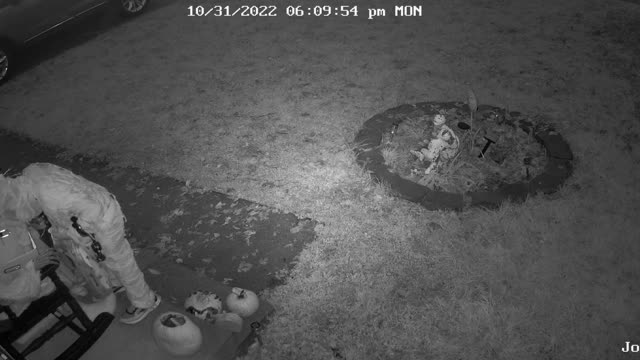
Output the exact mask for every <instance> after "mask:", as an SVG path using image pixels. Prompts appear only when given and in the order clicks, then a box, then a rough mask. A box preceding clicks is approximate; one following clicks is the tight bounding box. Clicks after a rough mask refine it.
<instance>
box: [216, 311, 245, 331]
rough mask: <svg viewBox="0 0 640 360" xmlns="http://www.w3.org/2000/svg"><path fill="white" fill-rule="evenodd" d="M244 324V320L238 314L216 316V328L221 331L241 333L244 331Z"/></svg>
mask: <svg viewBox="0 0 640 360" xmlns="http://www.w3.org/2000/svg"><path fill="white" fill-rule="evenodd" d="M242 323H243V320H242V318H241V317H240V315H238V314H236V313H224V314H218V315H216V326H217V327H218V328H220V329H225V330H229V331H231V332H234V333H239V332H240V331H242Z"/></svg>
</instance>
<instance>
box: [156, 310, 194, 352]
mask: <svg viewBox="0 0 640 360" xmlns="http://www.w3.org/2000/svg"><path fill="white" fill-rule="evenodd" d="M152 331H153V338H154V339H155V341H156V344H158V346H159V347H160V348H161V349H163V350H165V351H166V352H168V353H169V354H171V355H174V356H190V355H193V354H195V353H197V352H198V350H200V347H201V346H202V332H201V331H200V328H199V327H198V325H196V324H194V322H193V321H191V319H189V318H188V317H186V316H185V315H183V314H180V313H179V312H175V311H169V312H166V313H164V314H161V315H159V316H158V317H157V318H156V320H155V321H154V322H153V327H152Z"/></svg>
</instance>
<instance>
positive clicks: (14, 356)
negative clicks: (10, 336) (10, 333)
mask: <svg viewBox="0 0 640 360" xmlns="http://www.w3.org/2000/svg"><path fill="white" fill-rule="evenodd" d="M0 347H1V348H2V350H3V351H4V352H6V353H7V354H9V356H11V358H10V359H11V360H27V359H26V358H25V357H24V356H23V355H22V354H20V352H19V351H18V350H16V348H14V347H13V345H11V344H9V343H7V342H6V341H4V340H3V339H0ZM0 354H2V352H0Z"/></svg>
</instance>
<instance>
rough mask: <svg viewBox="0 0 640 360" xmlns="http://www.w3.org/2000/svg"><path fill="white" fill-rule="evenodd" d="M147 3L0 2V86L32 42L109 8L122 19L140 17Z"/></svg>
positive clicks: (122, 0) (133, 0)
mask: <svg viewBox="0 0 640 360" xmlns="http://www.w3.org/2000/svg"><path fill="white" fill-rule="evenodd" d="M149 1H150V0H0V84H2V82H4V81H5V80H6V79H7V78H8V77H9V76H10V75H11V72H12V71H13V70H14V69H15V65H16V63H15V62H16V58H17V57H16V55H18V53H19V52H20V50H21V49H23V48H25V46H27V45H28V44H30V43H32V42H34V41H35V40H38V39H41V38H43V37H44V36H45V35H47V34H50V33H51V32H52V31H53V30H55V29H59V28H61V27H62V26H66V25H67V24H69V23H71V22H72V21H73V20H75V19H79V18H80V17H82V16H85V15H87V14H89V13H93V12H94V11H97V10H100V9H104V8H107V7H108V6H116V7H117V8H118V10H119V11H120V13H121V14H122V15H123V16H135V15H139V14H141V13H142V12H143V11H144V10H145V9H146V7H147V5H148V3H149Z"/></svg>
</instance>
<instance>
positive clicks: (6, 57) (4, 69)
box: [0, 41, 14, 85]
mask: <svg viewBox="0 0 640 360" xmlns="http://www.w3.org/2000/svg"><path fill="white" fill-rule="evenodd" d="M13 68H14V65H13V51H12V49H11V46H9V45H8V44H6V43H4V42H1V41H0V85H2V83H4V82H5V81H6V80H7V79H8V78H9V76H10V75H11V73H12V71H13Z"/></svg>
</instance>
